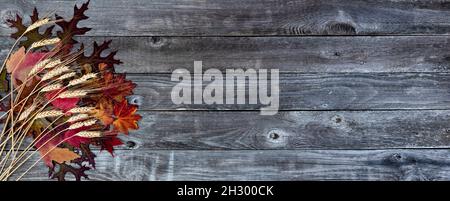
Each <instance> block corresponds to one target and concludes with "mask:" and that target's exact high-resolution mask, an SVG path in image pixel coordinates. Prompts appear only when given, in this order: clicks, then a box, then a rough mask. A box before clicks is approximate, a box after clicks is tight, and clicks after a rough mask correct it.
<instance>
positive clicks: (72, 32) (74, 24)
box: [56, 1, 91, 47]
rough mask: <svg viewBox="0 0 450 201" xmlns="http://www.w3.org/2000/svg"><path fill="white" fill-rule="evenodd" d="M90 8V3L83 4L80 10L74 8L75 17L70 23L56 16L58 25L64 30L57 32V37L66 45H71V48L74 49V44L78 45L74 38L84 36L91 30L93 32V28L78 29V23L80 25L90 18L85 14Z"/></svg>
mask: <svg viewBox="0 0 450 201" xmlns="http://www.w3.org/2000/svg"><path fill="white" fill-rule="evenodd" d="M88 6H89V1H87V2H86V3H83V4H82V5H81V7H79V8H78V7H77V6H74V8H73V10H74V12H73V17H72V19H70V20H69V21H66V20H64V18H62V17H61V16H58V15H56V20H58V22H57V23H56V24H57V25H58V26H60V27H61V29H62V30H61V31H58V32H57V35H58V37H59V38H61V39H62V40H63V43H64V44H68V45H70V47H72V45H73V44H75V43H78V42H77V41H76V40H74V39H73V37H74V36H76V35H83V34H85V33H86V32H88V31H89V30H91V28H87V27H82V28H79V27H78V23H80V21H82V20H86V19H88V18H89V17H87V16H86V15H85V14H84V12H86V10H88Z"/></svg>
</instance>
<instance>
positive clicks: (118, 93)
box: [103, 72, 136, 102]
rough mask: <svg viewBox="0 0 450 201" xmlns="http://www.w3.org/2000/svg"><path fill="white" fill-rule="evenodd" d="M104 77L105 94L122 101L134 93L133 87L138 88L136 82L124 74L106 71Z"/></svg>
mask: <svg viewBox="0 0 450 201" xmlns="http://www.w3.org/2000/svg"><path fill="white" fill-rule="evenodd" d="M103 79H104V86H105V87H104V90H103V94H104V95H105V96H107V97H110V98H112V99H114V100H115V101H117V102H122V101H123V100H124V99H125V97H126V96H129V95H132V94H133V89H134V88H136V84H135V83H133V82H132V81H130V80H127V79H125V75H124V74H114V73H112V72H105V73H104V75H103Z"/></svg>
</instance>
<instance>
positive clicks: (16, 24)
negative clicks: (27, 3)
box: [6, 8, 55, 48]
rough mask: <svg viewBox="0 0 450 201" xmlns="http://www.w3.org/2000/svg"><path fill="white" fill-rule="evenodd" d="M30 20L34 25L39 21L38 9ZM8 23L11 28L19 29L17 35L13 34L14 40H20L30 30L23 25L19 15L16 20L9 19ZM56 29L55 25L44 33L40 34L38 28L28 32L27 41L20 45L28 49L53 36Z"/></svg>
mask: <svg viewBox="0 0 450 201" xmlns="http://www.w3.org/2000/svg"><path fill="white" fill-rule="evenodd" d="M30 19H31V22H32V23H34V22H37V21H38V20H39V13H38V12H37V9H36V8H34V10H33V15H31V16H30ZM6 21H7V23H8V24H9V26H10V27H11V28H15V29H17V31H16V32H15V33H12V34H11V37H12V38H14V39H18V38H19V37H20V36H21V35H22V34H23V33H24V32H25V30H27V28H28V26H25V25H24V24H23V20H22V18H21V17H20V16H19V15H16V19H7V20H6ZM54 27H55V26H54V25H53V26H49V27H47V28H46V29H45V31H44V32H43V33H40V32H39V29H38V28H37V29H34V30H31V31H29V32H27V33H26V34H25V36H24V37H25V38H26V40H22V41H21V42H20V43H19V45H20V46H23V47H25V48H28V47H30V46H31V44H33V43H34V42H37V41H40V40H42V39H46V38H49V37H50V36H51V35H52V31H53V28H54Z"/></svg>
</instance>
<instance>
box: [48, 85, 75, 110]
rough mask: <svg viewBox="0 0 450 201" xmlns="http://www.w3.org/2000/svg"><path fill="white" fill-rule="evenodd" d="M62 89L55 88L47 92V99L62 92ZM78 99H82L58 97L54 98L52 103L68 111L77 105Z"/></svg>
mask: <svg viewBox="0 0 450 201" xmlns="http://www.w3.org/2000/svg"><path fill="white" fill-rule="evenodd" d="M62 92H63V91H61V90H55V91H51V92H48V93H46V94H45V98H47V100H49V101H50V100H52V99H54V98H55V97H56V96H57V95H58V94H59V93H62ZM78 101H80V99H79V98H56V99H54V100H53V101H52V102H51V104H52V105H53V107H55V108H58V109H61V110H64V111H67V110H70V109H72V108H74V107H76V106H77V103H78Z"/></svg>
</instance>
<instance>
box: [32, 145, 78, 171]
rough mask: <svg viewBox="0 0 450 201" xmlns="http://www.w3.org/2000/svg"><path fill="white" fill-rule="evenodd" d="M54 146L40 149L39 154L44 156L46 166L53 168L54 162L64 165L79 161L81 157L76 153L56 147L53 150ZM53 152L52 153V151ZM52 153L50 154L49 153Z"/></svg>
mask: <svg viewBox="0 0 450 201" xmlns="http://www.w3.org/2000/svg"><path fill="white" fill-rule="evenodd" d="M52 148H53V146H44V147H41V148H40V149H39V152H40V153H41V155H42V156H44V155H45V154H47V155H46V156H44V158H43V160H44V162H45V164H47V166H49V167H53V164H52V161H55V162H57V163H64V162H70V161H71V160H74V159H77V158H79V157H80V155H78V154H76V153H74V152H73V151H70V150H69V149H67V148H59V147H56V148H55V149H53V150H52ZM50 150H51V151H50ZM49 151H50V152H49Z"/></svg>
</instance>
